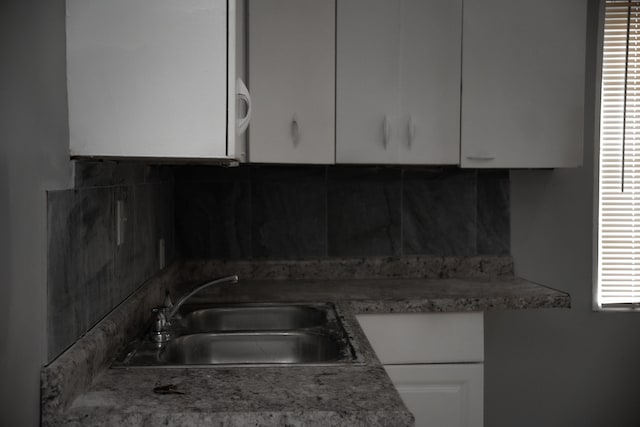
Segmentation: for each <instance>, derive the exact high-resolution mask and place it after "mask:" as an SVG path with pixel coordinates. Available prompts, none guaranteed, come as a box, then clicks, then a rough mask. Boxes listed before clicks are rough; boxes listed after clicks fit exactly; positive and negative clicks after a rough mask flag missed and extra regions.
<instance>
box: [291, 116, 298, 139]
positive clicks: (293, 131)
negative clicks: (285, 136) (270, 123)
mask: <svg viewBox="0 0 640 427" xmlns="http://www.w3.org/2000/svg"><path fill="white" fill-rule="evenodd" d="M291 139H292V140H293V146H294V147H297V146H298V144H300V125H299V124H298V116H297V115H296V114H294V115H293V118H292V119H291Z"/></svg>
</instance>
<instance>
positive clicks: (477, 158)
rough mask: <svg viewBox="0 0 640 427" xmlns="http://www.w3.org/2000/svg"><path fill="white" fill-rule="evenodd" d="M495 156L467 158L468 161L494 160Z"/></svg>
mask: <svg viewBox="0 0 640 427" xmlns="http://www.w3.org/2000/svg"><path fill="white" fill-rule="evenodd" d="M495 158H496V156H467V159H469V160H494V159H495Z"/></svg>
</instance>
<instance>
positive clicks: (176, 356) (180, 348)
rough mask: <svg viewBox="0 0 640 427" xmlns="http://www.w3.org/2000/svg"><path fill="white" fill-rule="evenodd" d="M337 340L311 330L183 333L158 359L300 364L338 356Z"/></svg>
mask: <svg viewBox="0 0 640 427" xmlns="http://www.w3.org/2000/svg"><path fill="white" fill-rule="evenodd" d="M340 356H341V353H340V348H339V344H338V342H337V341H336V340H335V339H334V338H332V337H331V336H329V335H326V334H318V333H313V332H299V331H293V332H262V333H244V332H240V333H227V334H215V333H211V334H193V335H184V336H181V337H179V338H176V339H174V340H172V341H171V342H169V343H168V344H167V346H166V347H165V349H164V351H163V352H162V353H161V355H160V358H161V360H162V361H164V362H166V363H170V364H180V365H212V364H233V365H236V364H265V363H267V364H300V363H322V362H330V361H333V360H337V359H339V358H340Z"/></svg>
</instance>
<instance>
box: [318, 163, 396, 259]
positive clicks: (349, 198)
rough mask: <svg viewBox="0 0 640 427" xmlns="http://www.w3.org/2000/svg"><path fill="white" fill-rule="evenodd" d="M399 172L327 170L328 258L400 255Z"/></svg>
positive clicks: (339, 168) (343, 168)
mask: <svg viewBox="0 0 640 427" xmlns="http://www.w3.org/2000/svg"><path fill="white" fill-rule="evenodd" d="M401 172H402V171H401V170H400V169H399V168H385V167H344V166H338V167H332V168H329V169H328V177H329V188H328V191H329V223H328V234H329V254H330V255H331V256H383V255H400V254H401V231H400V230H401V227H400V217H401V198H402V185H401V184H402V183H401Z"/></svg>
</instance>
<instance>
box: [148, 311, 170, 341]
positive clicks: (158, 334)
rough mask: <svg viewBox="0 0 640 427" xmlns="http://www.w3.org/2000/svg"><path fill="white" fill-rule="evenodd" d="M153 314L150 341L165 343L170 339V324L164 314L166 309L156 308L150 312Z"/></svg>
mask: <svg viewBox="0 0 640 427" xmlns="http://www.w3.org/2000/svg"><path fill="white" fill-rule="evenodd" d="M151 311H152V312H153V314H154V316H155V317H154V318H153V325H152V326H151V331H150V333H149V338H150V339H151V341H153V342H156V343H165V342H167V341H169V340H170V339H171V331H170V327H171V324H170V323H169V321H168V319H167V316H166V314H165V311H166V308H164V307H157V308H154V309H153V310H151Z"/></svg>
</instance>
